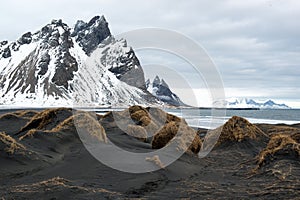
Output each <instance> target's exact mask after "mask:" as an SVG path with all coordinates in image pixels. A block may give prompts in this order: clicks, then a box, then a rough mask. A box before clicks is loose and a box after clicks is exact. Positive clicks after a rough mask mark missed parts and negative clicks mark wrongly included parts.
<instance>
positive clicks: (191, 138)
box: [174, 124, 202, 154]
mask: <svg viewBox="0 0 300 200" xmlns="http://www.w3.org/2000/svg"><path fill="white" fill-rule="evenodd" d="M174 141H175V142H177V146H178V150H180V151H187V152H190V153H195V154H197V153H199V151H200V149H201V146H202V141H201V139H200V137H199V135H198V134H197V131H196V130H194V129H192V128H191V127H189V126H187V125H185V124H181V126H180V127H179V130H178V134H177V135H176V136H175V138H174Z"/></svg>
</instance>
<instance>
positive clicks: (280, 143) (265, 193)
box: [0, 108, 300, 199]
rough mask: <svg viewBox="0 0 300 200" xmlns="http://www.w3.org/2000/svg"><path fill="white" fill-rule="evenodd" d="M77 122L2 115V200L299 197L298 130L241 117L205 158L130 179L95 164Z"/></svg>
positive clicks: (130, 144)
mask: <svg viewBox="0 0 300 200" xmlns="http://www.w3.org/2000/svg"><path fill="white" fill-rule="evenodd" d="M138 111H139V110H138ZM146 112H147V110H146ZM140 113H142V112H140ZM73 115H74V113H73V112H72V110H70V109H64V108H61V109H52V110H50V111H49V110H48V111H40V110H39V111H28V110H24V111H21V110H19V111H12V112H6V113H1V115H0V197H1V198H2V199H133V198H141V199H229V198H234V199H253V198H256V199H297V198H299V196H300V157H299V152H300V145H299V139H300V136H299V134H300V124H295V125H289V126H288V125H284V124H279V125H269V124H255V125H252V124H250V123H249V124H248V122H247V121H243V119H241V118H238V117H236V118H234V119H232V120H231V121H229V122H228V123H227V124H225V125H224V127H222V128H223V129H222V134H221V136H220V138H219V142H218V143H217V145H216V146H215V147H214V149H213V150H212V151H211V152H210V154H209V155H208V156H207V157H205V158H201V159H200V158H198V156H197V153H196V152H195V151H196V150H191V151H190V152H188V153H185V154H183V155H182V156H181V157H180V158H179V159H178V160H177V161H175V162H174V163H172V164H171V165H169V166H167V167H165V168H162V169H160V170H158V171H155V172H151V173H143V174H132V173H125V172H120V171H117V170H114V169H111V168H109V167H107V166H105V165H104V164H102V163H101V162H99V161H98V160H96V159H95V158H94V157H93V156H92V155H91V154H90V153H89V152H88V151H87V150H86V148H85V147H84V145H83V144H82V142H81V140H80V138H79V136H78V134H77V131H76V128H75V127H74V124H72V119H73V118H72V116H73ZM131 117H136V121H137V125H138V126H143V123H144V121H143V120H140V119H141V118H142V117H143V116H138V115H137V114H136V115H134V116H133V115H131ZM96 120H97V123H99V124H100V126H101V127H103V128H104V130H105V137H107V138H109V139H110V140H111V141H113V142H114V143H115V144H116V145H118V146H119V147H121V148H124V149H126V150H132V151H136V152H147V151H153V150H154V149H152V148H153V146H152V145H153V144H152V143H151V142H152V140H153V138H148V139H145V140H143V139H141V138H136V137H133V136H131V135H128V134H126V133H124V132H123V131H122V130H121V129H119V128H118V127H117V126H116V124H115V123H114V119H113V117H112V115H111V114H110V113H108V114H107V115H105V116H100V115H98V116H97V117H96ZM168 120H170V121H176V120H178V119H177V118H171V117H170V118H168ZM148 123H150V122H148ZM83 126H84V124H83ZM97 126H98V125H95V127H97ZM85 128H87V127H85ZM206 131H207V130H205V129H201V130H198V134H199V135H202V136H203V135H205V133H206ZM103 137H104V136H103ZM103 137H102V139H103V140H104V138H103ZM201 139H202V140H203V137H201ZM100 140H101V138H100ZM200 143H201V142H198V144H200ZM1 198H0V199H1Z"/></svg>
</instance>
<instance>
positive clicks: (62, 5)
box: [0, 0, 300, 107]
mask: <svg viewBox="0 0 300 200" xmlns="http://www.w3.org/2000/svg"><path fill="white" fill-rule="evenodd" d="M95 15H104V16H105V17H106V19H107V21H108V22H109V27H110V29H111V32H112V34H114V35H118V34H120V33H122V32H125V31H130V30H133V29H137V28H145V27H157V28H165V29H169V30H174V31H177V32H180V33H182V34H184V35H186V36H188V37H190V38H191V39H193V40H195V41H196V42H197V43H198V44H199V45H201V46H202V47H203V48H204V49H205V50H206V51H207V53H208V54H209V55H210V57H211V58H212V60H213V61H214V62H215V64H216V66H217V67H218V69H219V71H220V74H221V76H222V79H223V82H224V86H225V92H226V96H227V97H250V98H251V97H254V98H255V99H261V100H264V99H265V100H267V99H269V98H272V99H275V100H277V101H278V102H286V103H288V104H289V105H291V106H297V107H300V87H299V86H300V83H299V77H300V37H299V36H300V23H299V19H300V1H298V0H294V1H291V0H252V1H241V0H236V1H232V0H224V1H217V0H216V1H213V0H210V1H201V0H189V1H183V0H180V1H179V0H178V1H175V0H148V1H147V0H127V1H120V0H85V1H82V0H80V1H79V0H42V1H38V0H26V1H21V0H19V1H17V0H10V1H2V2H1V7H0V27H1V32H0V40H6V39H7V40H15V39H17V38H18V37H19V36H20V35H22V34H23V33H24V32H26V31H32V32H34V31H36V30H38V29H40V28H41V27H42V26H44V25H45V24H47V23H49V22H50V21H51V19H60V18H61V19H63V20H64V21H65V22H66V23H68V24H70V25H73V24H74V23H75V22H76V20H77V19H83V20H85V21H88V20H89V19H90V18H92V17H93V16H95ZM138 55H139V56H140V59H141V62H142V63H145V64H147V63H151V62H152V63H157V62H159V61H161V63H159V64H162V65H168V66H173V65H174V67H177V68H180V66H181V67H182V69H185V71H186V75H187V76H188V72H189V70H187V69H188V66H187V65H188V64H187V63H184V62H180V61H176V62H175V60H176V59H168V58H170V56H162V54H160V53H158V52H153V54H149V53H148V54H147V53H143V52H141V53H138ZM163 58H165V59H163ZM151 59H153V61H152V60H151ZM175 65H176V66H175ZM185 65H186V67H185ZM146 71H148V70H146ZM146 73H147V76H152V74H151V73H149V72H146ZM190 74H192V73H190ZM191 76H192V75H191ZM164 78H165V79H166V80H167V81H168V82H169V84H170V85H171V86H174V87H177V86H176V85H175V82H174V79H172V77H171V78H170V77H169V78H168V77H164ZM191 80H195V79H193V78H191ZM200 85H201V84H200ZM177 89H180V88H177ZM177 89H175V90H177ZM197 89H198V90H199V92H200V91H202V90H203V88H201V87H200V88H197Z"/></svg>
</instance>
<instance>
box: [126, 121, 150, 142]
mask: <svg viewBox="0 0 300 200" xmlns="http://www.w3.org/2000/svg"><path fill="white" fill-rule="evenodd" d="M126 133H127V134H128V135H131V136H133V137H135V138H137V139H139V140H141V141H143V142H146V140H147V132H146V130H145V129H144V128H143V127H141V126H137V125H131V124H129V125H128V126H127V131H126Z"/></svg>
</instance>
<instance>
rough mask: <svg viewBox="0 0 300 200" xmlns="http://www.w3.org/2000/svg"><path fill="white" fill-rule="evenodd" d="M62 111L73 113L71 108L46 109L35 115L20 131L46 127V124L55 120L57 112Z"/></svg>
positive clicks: (67, 113)
mask: <svg viewBox="0 0 300 200" xmlns="http://www.w3.org/2000/svg"><path fill="white" fill-rule="evenodd" d="M61 111H62V112H66V115H67V116H70V115H72V111H71V109H69V108H55V109H46V110H44V111H42V112H39V113H37V114H36V115H34V116H33V117H32V118H31V120H30V121H29V122H28V123H27V124H26V125H25V126H24V127H23V128H21V130H20V131H19V133H21V132H24V131H28V130H30V129H33V128H35V129H38V130H42V129H44V128H45V126H46V125H48V124H49V123H51V122H52V121H53V119H54V118H55V117H56V116H57V113H58V112H61Z"/></svg>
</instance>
